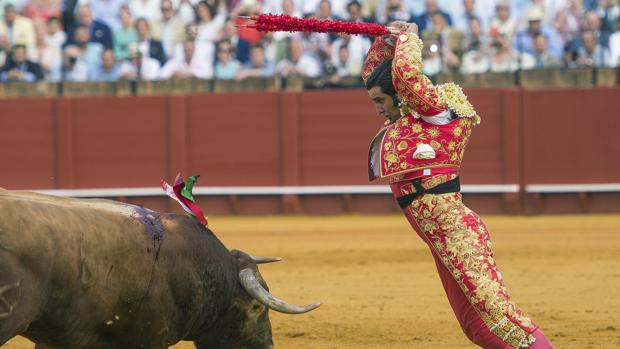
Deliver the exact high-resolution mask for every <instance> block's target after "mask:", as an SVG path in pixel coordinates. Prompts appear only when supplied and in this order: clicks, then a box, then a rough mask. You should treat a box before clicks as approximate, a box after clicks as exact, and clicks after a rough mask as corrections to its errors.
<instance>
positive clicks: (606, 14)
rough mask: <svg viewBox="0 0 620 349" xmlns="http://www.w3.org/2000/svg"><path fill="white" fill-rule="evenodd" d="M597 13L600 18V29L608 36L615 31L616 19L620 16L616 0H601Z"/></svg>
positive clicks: (619, 5) (619, 6) (619, 8)
mask: <svg viewBox="0 0 620 349" xmlns="http://www.w3.org/2000/svg"><path fill="white" fill-rule="evenodd" d="M598 13H599V17H600V18H601V31H603V32H605V33H607V35H608V36H609V35H610V34H611V33H613V32H614V31H616V20H617V19H618V18H620V4H618V0H601V2H600V6H599V10H598Z"/></svg>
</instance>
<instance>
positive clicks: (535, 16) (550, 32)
mask: <svg viewBox="0 0 620 349" xmlns="http://www.w3.org/2000/svg"><path fill="white" fill-rule="evenodd" d="M527 20H528V27H527V29H526V30H523V31H520V32H518V33H517V35H516V37H515V39H514V44H513V46H514V48H515V49H516V50H517V51H519V52H520V53H528V54H530V55H533V54H534V39H535V38H536V37H537V36H538V35H544V36H545V38H546V39H547V43H549V53H551V55H552V56H553V57H555V59H557V60H560V59H562V53H563V51H564V43H563V42H562V37H561V36H560V35H559V34H558V32H557V31H556V30H555V29H554V28H553V27H548V26H544V25H543V23H542V20H543V12H542V10H541V9H540V7H538V6H533V7H531V8H530V9H529V10H528V13H527Z"/></svg>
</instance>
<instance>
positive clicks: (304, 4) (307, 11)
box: [300, 0, 331, 17]
mask: <svg viewBox="0 0 620 349" xmlns="http://www.w3.org/2000/svg"><path fill="white" fill-rule="evenodd" d="M321 2H322V0H303V1H301V8H300V11H301V13H302V15H303V16H304V17H306V16H316V15H317V12H320V9H319V8H320V7H321ZM329 6H330V10H329V11H330V15H331V4H329ZM317 17H319V16H317Z"/></svg>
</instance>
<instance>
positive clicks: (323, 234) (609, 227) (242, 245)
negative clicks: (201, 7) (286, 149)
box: [2, 216, 620, 349]
mask: <svg viewBox="0 0 620 349" xmlns="http://www.w3.org/2000/svg"><path fill="white" fill-rule="evenodd" d="M486 222H487V224H488V226H489V229H490V231H491V234H492V235H491V236H492V240H493V242H494V250H495V255H496V259H497V261H498V263H499V267H500V269H501V270H502V272H503V274H504V278H505V281H506V284H507V286H508V288H509V290H510V291H511V295H512V298H513V300H515V302H516V303H517V304H518V305H519V306H520V307H522V308H523V309H524V310H525V311H526V313H528V314H529V315H530V316H531V317H532V318H533V319H534V320H535V321H536V322H537V323H538V324H539V325H540V326H541V328H542V329H543V330H544V331H545V333H546V334H547V335H548V336H549V337H550V339H551V340H552V342H553V343H554V345H555V347H556V348H575V349H585V348H620V296H619V295H620V293H619V291H618V290H619V289H620V216H553V217H549V216H543V217H503V216H491V217H487V218H486ZM209 223H210V225H211V227H212V229H213V230H215V232H216V233H217V234H218V236H219V237H220V238H221V239H222V240H223V241H224V242H225V244H226V245H227V246H228V247H229V248H237V249H242V250H244V251H246V252H249V253H252V254H255V255H264V256H280V257H283V258H284V259H285V260H284V261H283V262H280V263H275V264H270V265H264V266H262V267H261V273H262V274H263V276H264V277H265V279H266V280H267V281H268V283H269V286H270V288H271V290H272V292H273V293H274V294H275V295H277V296H278V297H280V298H283V299H285V300H288V301H290V302H296V303H311V302H315V301H322V302H323V303H324V304H323V306H322V307H320V308H319V309H317V310H315V311H314V312H312V313H309V314H304V315H283V314H277V313H272V314H271V321H272V325H273V332H274V340H275V344H276V347H277V348H279V349H353V348H355V349H360V348H366V349H373V348H377V349H378V348H381V349H401V348H403V349H404V348H407V349H410V348H475V346H474V345H472V344H470V343H469V342H468V341H467V339H466V338H465V336H464V335H463V334H462V333H461V330H460V328H459V327H458V324H457V322H456V320H455V319H454V316H453V314H452V312H451V309H450V307H449V305H448V303H447V300H446V297H445V294H444V293H443V290H442V288H441V286H440V282H439V279H438V277H437V275H436V272H435V266H434V264H433V263H432V260H431V256H430V254H429V252H428V251H427V249H426V247H425V246H424V245H423V243H422V242H421V240H420V239H419V238H418V237H417V235H416V234H415V233H414V232H413V231H412V230H411V229H410V228H409V226H408V224H407V222H406V221H405V219H404V217H401V216H372V217H368V216H364V217H362V216H338V217H258V218H257V217H211V218H210V219H209ZM2 347H3V348H11V349H30V348H32V347H33V345H32V344H31V343H29V342H28V341H26V340H25V339H23V338H15V339H13V340H12V341H10V342H9V343H7V344H5V345H4V346H2ZM174 348H176V349H190V348H193V345H192V344H191V343H179V344H177V345H176V346H175V347H174Z"/></svg>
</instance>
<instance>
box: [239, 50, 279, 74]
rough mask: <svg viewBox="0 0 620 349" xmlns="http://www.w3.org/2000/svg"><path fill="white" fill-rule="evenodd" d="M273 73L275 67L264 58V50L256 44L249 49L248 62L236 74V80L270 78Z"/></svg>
mask: <svg viewBox="0 0 620 349" xmlns="http://www.w3.org/2000/svg"><path fill="white" fill-rule="evenodd" d="M274 73H275V65H274V63H273V62H271V61H269V60H267V59H266V58H265V48H264V47H263V46H262V45H261V44H256V45H254V46H252V48H251V49H250V61H249V62H248V63H246V64H245V65H244V67H243V69H242V70H241V71H240V72H239V74H237V80H243V79H245V78H249V77H261V78H264V77H270V76H273V75H274Z"/></svg>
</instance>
